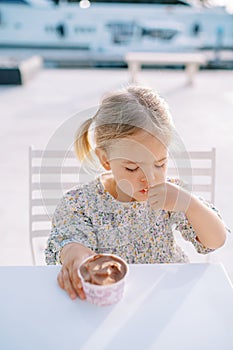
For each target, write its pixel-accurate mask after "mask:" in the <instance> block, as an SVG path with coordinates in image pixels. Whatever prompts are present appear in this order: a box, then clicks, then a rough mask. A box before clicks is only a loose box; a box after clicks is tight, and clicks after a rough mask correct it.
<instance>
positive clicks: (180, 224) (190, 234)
mask: <svg viewBox="0 0 233 350" xmlns="http://www.w3.org/2000/svg"><path fill="white" fill-rule="evenodd" d="M199 200H201V201H202V202H203V203H204V204H205V205H206V206H207V207H208V208H211V209H212V210H214V211H215V212H216V214H217V215H218V217H219V218H220V219H221V220H222V217H221V215H220V213H219V211H218V210H217V208H216V207H215V206H214V205H213V204H211V203H209V202H207V201H206V200H205V199H204V198H202V197H199ZM170 215H171V216H170V219H171V220H172V224H173V227H174V229H175V230H177V231H179V232H180V233H181V235H182V237H183V238H184V239H185V240H186V241H189V242H191V243H192V244H193V245H194V247H195V249H196V251H197V252H198V253H200V254H208V253H210V252H213V251H214V250H215V249H211V248H207V247H205V246H204V245H203V244H202V243H201V242H200V241H198V240H197V235H196V232H195V230H194V228H193V227H192V225H191V224H190V223H189V221H188V218H187V217H186V215H185V213H183V212H177V213H175V212H172V213H170ZM225 227H226V226H225ZM226 230H227V231H228V232H230V230H229V228H228V227H226Z"/></svg>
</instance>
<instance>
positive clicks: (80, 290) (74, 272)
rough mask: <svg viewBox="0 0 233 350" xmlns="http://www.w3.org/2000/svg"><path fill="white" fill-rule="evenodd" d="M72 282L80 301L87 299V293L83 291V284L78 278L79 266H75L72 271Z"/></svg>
mask: <svg viewBox="0 0 233 350" xmlns="http://www.w3.org/2000/svg"><path fill="white" fill-rule="evenodd" d="M71 280H72V284H73V287H74V289H75V291H76V293H77V294H78V296H79V298H80V299H85V293H84V291H83V286H82V282H81V280H80V278H79V276H78V265H76V264H74V265H73V268H72V271H71Z"/></svg>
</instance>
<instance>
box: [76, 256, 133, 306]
mask: <svg viewBox="0 0 233 350" xmlns="http://www.w3.org/2000/svg"><path fill="white" fill-rule="evenodd" d="M97 255H98V256H100V257H102V256H108V257H110V258H113V260H116V261H118V262H120V263H121V264H122V265H124V269H125V274H124V276H123V277H122V278H121V279H120V280H119V281H117V282H114V283H112V284H107V285H96V284H93V283H90V282H86V281H85V280H84V278H83V276H82V274H81V271H80V268H81V267H82V265H84V264H86V263H87V262H88V261H89V260H92V259H93V258H94V257H95V255H94V256H91V257H88V258H87V259H85V260H84V261H83V262H82V264H81V265H80V267H79V269H78V275H79V277H80V279H81V282H82V285H83V290H84V292H85V294H86V299H87V301H89V302H91V303H92V304H95V305H99V306H107V305H112V304H115V303H117V302H118V301H119V300H120V299H121V298H122V297H123V294H124V289H125V281H126V277H127V275H128V271H129V268H128V265H127V263H126V262H125V261H124V260H123V259H121V258H120V257H118V256H116V255H113V254H97Z"/></svg>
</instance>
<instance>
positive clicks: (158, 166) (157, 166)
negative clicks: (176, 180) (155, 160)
mask: <svg viewBox="0 0 233 350" xmlns="http://www.w3.org/2000/svg"><path fill="white" fill-rule="evenodd" d="M165 165H166V163H164V164H162V165H155V167H156V168H164V167H165Z"/></svg>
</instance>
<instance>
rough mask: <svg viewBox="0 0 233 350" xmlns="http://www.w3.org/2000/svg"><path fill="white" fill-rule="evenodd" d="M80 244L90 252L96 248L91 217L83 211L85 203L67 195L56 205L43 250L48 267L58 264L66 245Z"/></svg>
mask: <svg viewBox="0 0 233 350" xmlns="http://www.w3.org/2000/svg"><path fill="white" fill-rule="evenodd" d="M71 242H76V243H80V244H82V245H84V246H86V247H88V248H90V249H92V250H95V249H96V247H97V240H96V234H95V232H94V228H93V225H92V220H91V217H89V216H88V215H87V212H86V210H85V201H84V200H83V199H82V196H81V197H78V198H77V195H76V196H75V195H72V194H69V193H67V194H66V195H65V196H64V197H63V198H62V200H61V201H60V203H59V204H58V206H57V208H56V210H55V213H54V216H53V219H52V229H51V234H50V236H49V239H48V242H47V247H46V249H45V260H46V263H47V264H48V265H56V264H60V251H61V249H62V248H63V247H64V246H65V245H66V244H68V243H71Z"/></svg>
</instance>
